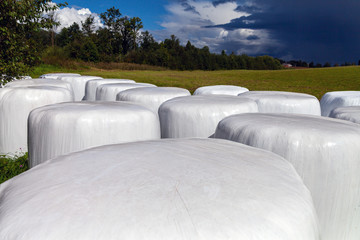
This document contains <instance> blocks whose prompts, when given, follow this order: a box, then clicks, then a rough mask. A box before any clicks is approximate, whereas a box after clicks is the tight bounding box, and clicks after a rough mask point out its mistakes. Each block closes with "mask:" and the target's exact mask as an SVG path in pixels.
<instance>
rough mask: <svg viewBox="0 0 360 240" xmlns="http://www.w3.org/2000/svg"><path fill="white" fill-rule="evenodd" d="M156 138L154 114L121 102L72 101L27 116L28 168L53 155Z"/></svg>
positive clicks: (155, 115) (156, 117)
mask: <svg viewBox="0 0 360 240" xmlns="http://www.w3.org/2000/svg"><path fill="white" fill-rule="evenodd" d="M159 138H160V123H159V118H158V115H157V114H155V113H154V112H152V111H151V110H150V109H147V108H145V107H143V106H140V105H138V104H134V103H125V102H106V103H104V102H75V103H74V102H73V103H63V104H54V105H51V106H45V107H42V108H38V109H35V110H34V111H32V112H31V114H30V116H29V162H30V167H33V166H35V165H37V164H40V163H42V162H44V161H46V160H48V159H51V158H54V157H56V156H59V155H62V154H67V153H70V152H75V151H79V150H83V149H86V148H90V147H95V146H101V145H106V144H113V143H121V142H135V141H142V140H151V139H159Z"/></svg>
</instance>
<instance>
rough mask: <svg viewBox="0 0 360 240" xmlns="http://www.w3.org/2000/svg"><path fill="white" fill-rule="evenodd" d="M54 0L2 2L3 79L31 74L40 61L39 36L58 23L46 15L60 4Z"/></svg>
mask: <svg viewBox="0 0 360 240" xmlns="http://www.w3.org/2000/svg"><path fill="white" fill-rule="evenodd" d="M49 2H50V0H1V1H0V73H1V74H0V81H2V82H3V83H4V82H5V83H6V82H8V81H11V79H13V78H14V77H18V76H20V75H25V74H28V72H29V70H30V69H31V68H32V67H33V66H35V65H36V64H37V63H39V62H40V56H41V53H40V52H39V51H40V50H41V49H39V44H38V42H37V39H36V37H35V36H36V35H37V34H38V33H39V32H40V31H42V29H51V28H52V27H53V26H54V25H56V23H55V22H54V21H51V19H49V18H46V17H44V16H43V12H49V11H53V10H55V9H57V8H58V5H52V4H48V3H49Z"/></svg>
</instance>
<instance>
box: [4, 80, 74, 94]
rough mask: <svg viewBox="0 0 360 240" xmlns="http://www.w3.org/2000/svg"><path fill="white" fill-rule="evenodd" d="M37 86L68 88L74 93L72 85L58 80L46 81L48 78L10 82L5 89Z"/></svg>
mask: <svg viewBox="0 0 360 240" xmlns="http://www.w3.org/2000/svg"><path fill="white" fill-rule="evenodd" d="M37 86H50V87H60V88H66V89H68V90H69V91H71V92H73V89H72V85H71V84H70V83H68V82H64V81H61V80H57V79H46V78H33V79H25V80H18V81H13V82H9V83H7V84H6V85H5V87H37Z"/></svg>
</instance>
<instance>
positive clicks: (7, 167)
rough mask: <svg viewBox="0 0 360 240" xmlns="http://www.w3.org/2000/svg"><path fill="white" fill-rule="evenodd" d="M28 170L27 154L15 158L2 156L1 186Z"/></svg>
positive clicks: (0, 167)
mask: <svg viewBox="0 0 360 240" xmlns="http://www.w3.org/2000/svg"><path fill="white" fill-rule="evenodd" d="M28 169H29V165H28V154H27V153H25V154H24V155H19V156H14V157H7V156H3V155H0V184H1V183H3V182H5V181H6V180H8V179H10V178H12V177H15V176H16V175H19V174H20V173H23V172H25V171H26V170H28Z"/></svg>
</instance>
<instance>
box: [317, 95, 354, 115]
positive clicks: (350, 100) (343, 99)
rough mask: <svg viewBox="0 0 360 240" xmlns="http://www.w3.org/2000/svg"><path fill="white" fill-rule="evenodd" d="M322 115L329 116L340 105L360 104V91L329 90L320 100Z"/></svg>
mask: <svg viewBox="0 0 360 240" xmlns="http://www.w3.org/2000/svg"><path fill="white" fill-rule="evenodd" d="M320 105H321V115H322V116H324V117H328V116H329V115H330V113H331V111H332V110H333V109H335V108H338V107H349V106H360V91H339V92H327V93H325V94H324V96H322V98H321V100H320Z"/></svg>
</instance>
